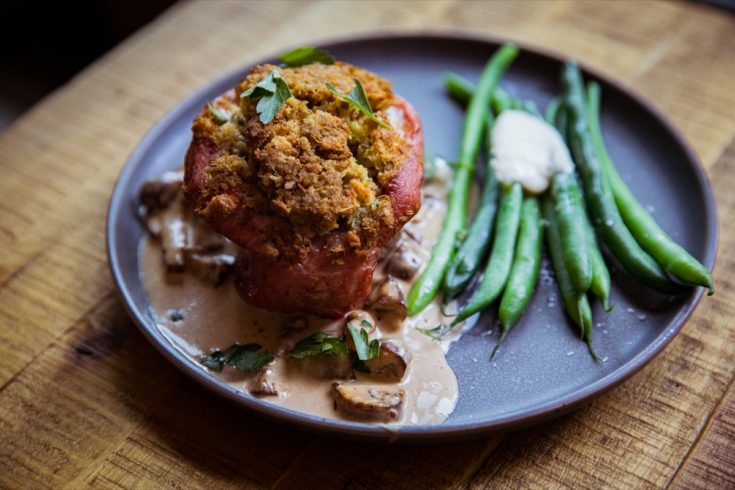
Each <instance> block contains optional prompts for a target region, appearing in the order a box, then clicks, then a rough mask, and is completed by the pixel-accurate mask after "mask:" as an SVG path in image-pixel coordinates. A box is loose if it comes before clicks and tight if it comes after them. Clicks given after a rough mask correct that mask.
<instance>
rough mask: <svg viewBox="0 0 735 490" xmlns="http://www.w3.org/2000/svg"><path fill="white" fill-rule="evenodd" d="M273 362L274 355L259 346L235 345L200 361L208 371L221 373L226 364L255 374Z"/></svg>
mask: <svg viewBox="0 0 735 490" xmlns="http://www.w3.org/2000/svg"><path fill="white" fill-rule="evenodd" d="M272 360H273V354H271V353H270V352H269V351H267V350H265V349H263V346H261V345H258V344H245V345H240V344H233V345H231V346H230V347H229V348H228V349H227V350H226V351H224V352H222V351H219V350H216V351H214V352H212V353H211V354H209V355H208V356H204V357H202V359H201V360H200V361H199V362H201V363H202V365H203V366H204V367H206V368H207V369H211V370H212V371H216V372H218V373H219V372H220V371H222V368H223V367H224V366H225V364H227V365H229V366H232V367H234V368H235V369H238V370H240V371H244V372H246V373H254V372H257V371H260V369H261V368H262V367H263V366H265V365H266V364H268V363H270V362H271V361H272Z"/></svg>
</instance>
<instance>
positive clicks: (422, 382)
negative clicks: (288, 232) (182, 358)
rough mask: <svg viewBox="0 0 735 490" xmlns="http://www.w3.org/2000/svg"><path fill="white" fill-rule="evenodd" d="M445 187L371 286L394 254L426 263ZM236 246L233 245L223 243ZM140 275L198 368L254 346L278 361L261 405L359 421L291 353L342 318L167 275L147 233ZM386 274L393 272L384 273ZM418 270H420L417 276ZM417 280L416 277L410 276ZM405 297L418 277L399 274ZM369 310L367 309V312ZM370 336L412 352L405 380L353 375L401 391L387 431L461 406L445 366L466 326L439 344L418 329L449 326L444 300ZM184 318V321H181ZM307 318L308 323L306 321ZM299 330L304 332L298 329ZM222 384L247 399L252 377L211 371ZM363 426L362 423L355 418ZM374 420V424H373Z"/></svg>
mask: <svg viewBox="0 0 735 490" xmlns="http://www.w3.org/2000/svg"><path fill="white" fill-rule="evenodd" d="M444 193H445V191H444V183H443V182H441V181H439V182H433V183H429V184H427V185H425V186H424V188H423V202H422V207H421V209H420V211H419V212H418V213H417V215H416V216H415V217H414V218H413V220H411V221H410V222H409V223H408V224H406V226H405V227H404V229H403V230H402V231H401V233H400V234H399V236H398V238H397V239H396V240H394V241H393V242H392V244H391V245H390V246H388V247H386V250H385V251H384V255H383V258H382V259H381V262H380V263H379V266H378V268H377V269H376V272H375V277H374V284H378V283H380V282H382V280H383V279H384V278H385V277H386V274H387V273H391V274H393V271H391V270H390V269H391V268H392V267H394V264H395V261H391V260H390V256H391V255H392V254H396V253H400V254H402V255H401V256H402V259H403V261H404V262H407V263H408V265H409V266H410V265H413V266H417V265H418V264H425V263H426V262H427V261H428V257H429V254H430V251H431V247H432V246H433V244H434V243H435V242H436V240H437V238H438V234H439V231H440V228H441V223H442V220H443V218H444V214H445V212H446V205H445V200H444ZM226 246H227V247H231V246H232V245H231V244H228V245H226ZM139 256H140V264H141V271H140V273H141V276H142V279H143V283H144V285H145V289H146V291H147V292H148V297H149V301H150V304H151V310H152V311H151V316H152V317H153V319H154V321H155V322H156V324H157V325H158V328H159V329H160V330H161V332H162V333H163V334H164V335H165V336H166V337H167V338H168V339H169V340H170V342H171V343H172V344H173V345H174V346H175V347H176V348H177V349H179V350H180V351H181V352H183V353H184V354H186V355H187V356H188V357H189V358H190V359H191V361H192V363H194V364H195V365H196V366H198V367H200V368H201V369H206V368H205V367H203V366H201V364H200V363H199V360H200V359H201V357H202V356H203V355H206V354H209V353H210V352H211V351H212V350H215V349H219V350H224V349H226V348H227V347H229V346H230V345H232V344H234V343H239V344H247V343H257V344H260V345H262V346H264V347H265V348H267V349H269V350H270V351H271V352H273V353H274V354H275V356H276V360H275V362H273V363H271V364H269V365H268V366H267V367H266V372H265V374H264V375H263V376H264V377H265V378H267V380H268V381H269V382H271V383H273V385H275V386H276V388H277V392H278V394H277V396H262V397H260V398H261V399H262V400H264V401H266V402H268V403H273V404H276V405H281V406H283V407H286V408H289V409H293V410H297V411H300V412H305V413H309V414H313V415H317V416H321V417H327V418H342V419H349V420H357V419H353V418H352V417H350V416H348V415H346V414H344V413H343V412H341V411H337V410H335V405H334V401H333V398H332V395H331V386H332V381H333V380H329V379H320V378H318V377H314V376H312V375H309V374H307V373H305V372H302V370H301V369H299V368H298V364H297V363H294V362H293V361H292V360H289V359H288V356H287V353H288V351H289V350H290V349H291V348H292V347H293V345H294V344H295V343H296V342H298V341H299V340H301V339H303V338H304V337H307V336H308V335H310V334H312V333H314V332H317V331H326V332H332V333H334V334H335V335H342V334H343V333H344V328H345V320H344V319H340V320H330V319H324V318H319V317H313V316H298V315H296V316H295V315H285V314H279V313H274V312H270V311H266V310H262V309H259V308H256V307H254V306H252V305H250V304H248V303H246V302H245V301H243V300H242V299H241V298H240V296H239V295H238V293H237V291H236V290H235V288H234V286H233V285H232V283H231V281H227V282H225V283H224V284H222V285H220V286H219V287H217V288H214V287H213V286H212V284H211V283H208V282H205V281H203V280H202V279H201V278H197V277H195V276H193V275H191V274H188V273H171V272H167V271H166V268H165V267H164V266H163V265H162V261H161V246H160V242H159V240H158V239H157V238H155V237H152V236H146V237H144V238H143V239H142V240H141V244H140V251H139ZM386 269H388V270H386ZM419 272H420V271H419ZM416 277H418V273H416V274H415V275H414V276H413V278H416ZM395 279H396V281H397V283H398V285H399V287H400V289H401V290H402V292H403V294H404V296H406V295H407V294H408V290H409V289H410V286H411V283H412V281H413V279H401V277H400V276H398V277H395ZM368 311H369V310H368ZM371 313H372V314H373V317H374V318H377V319H378V322H377V329H376V330H375V332H373V333H371V338H380V339H394V340H396V341H397V342H398V343H399V344H400V345H401V346H402V347H403V348H405V349H406V350H407V351H408V353H409V355H410V358H411V360H410V362H409V363H408V368H407V370H406V373H405V375H404V376H403V378H402V380H401V381H400V382H398V383H396V382H392V383H390V382H386V381H381V380H379V379H376V378H375V377H374V376H371V375H365V374H362V373H356V378H357V380H356V383H363V382H369V383H370V385H379V384H382V385H385V386H386V387H388V386H390V387H399V388H401V389H403V390H404V392H405V396H404V401H403V406H402V410H401V413H400V416H399V417H398V418H397V419H396V420H395V421H393V422H390V423H388V426H389V427H398V426H400V425H419V424H436V423H440V422H442V421H443V420H445V419H446V418H447V417H448V416H449V414H450V413H451V412H452V411H453V410H454V407H455V405H456V402H457V396H458V392H457V379H456V377H455V375H454V373H453V372H452V370H451V368H450V367H449V365H448V364H447V361H446V359H445V353H446V352H447V350H448V349H449V345H450V343H451V342H453V341H454V340H457V339H458V338H459V335H461V332H462V328H461V326H460V327H458V328H456V329H455V330H454V331H453V332H452V333H450V334H449V335H446V336H445V337H443V338H442V340H441V341H437V340H433V339H431V338H429V337H427V336H426V335H424V334H422V333H420V332H418V331H417V330H416V329H417V328H423V329H431V328H434V327H436V326H438V325H439V324H446V323H448V322H449V321H450V320H451V318H447V317H445V316H444V315H442V313H441V310H440V299H438V298H437V299H436V300H435V302H434V303H432V304H431V305H429V307H428V308H426V310H424V311H423V312H422V313H421V314H419V315H417V316H415V317H412V318H407V319H406V320H405V321H404V322H403V325H402V326H400V327H399V328H396V327H395V325H390V324H389V322H384V323H383V324H382V325H381V321H380V318H379V317H378V315H377V314H376V313H375V312H371ZM181 317H183V318H181ZM304 320H305V321H304ZM295 326H298V327H299V328H295ZM210 373H211V375H212V376H216V377H218V378H219V379H221V380H222V381H224V382H226V383H228V384H229V385H231V386H233V387H235V388H236V389H238V390H242V391H243V392H245V393H246V394H247V396H252V395H250V393H249V388H250V387H251V386H252V383H253V381H254V379H253V378H254V375H250V374H247V373H243V372H240V371H238V370H236V369H234V368H231V367H229V366H225V368H224V369H223V371H222V372H221V373H216V372H210ZM358 421H359V420H358ZM372 423H375V422H372Z"/></svg>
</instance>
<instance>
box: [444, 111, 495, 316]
mask: <svg viewBox="0 0 735 490" xmlns="http://www.w3.org/2000/svg"><path fill="white" fill-rule="evenodd" d="M491 120H492V116H488V125H487V129H486V131H485V133H486V135H487V148H488V152H489V149H490V143H491V134H492V124H491ZM487 162H488V163H487V166H486V167H485V184H484V187H483V190H482V196H481V197H480V203H479V205H478V209H477V213H476V214H475V218H474V220H473V221H472V225H470V229H469V231H468V232H467V237H466V238H465V239H464V241H463V242H462V245H461V246H460V248H459V250H457V254H456V255H455V256H454V258H453V259H452V261H451V262H450V264H449V269H447V275H446V276H445V278H444V301H445V302H447V301H449V300H450V299H451V298H453V297H455V296H456V295H457V294H459V293H460V292H461V291H463V290H464V289H465V288H466V287H467V284H469V282H470V280H471V279H472V277H473V276H474V275H475V273H476V272H477V271H478V270H479V269H480V265H481V264H482V259H483V258H485V255H486V254H487V251H488V249H489V248H490V242H491V241H492V232H493V224H494V221H495V212H496V210H497V200H498V182H497V179H496V178H495V174H494V173H493V169H492V167H491V166H490V157H489V156H488V159H487Z"/></svg>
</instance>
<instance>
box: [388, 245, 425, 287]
mask: <svg viewBox="0 0 735 490" xmlns="http://www.w3.org/2000/svg"><path fill="white" fill-rule="evenodd" d="M420 268H421V258H420V257H419V255H418V254H417V253H416V252H415V251H414V250H412V249H411V247H410V246H408V245H407V244H406V243H402V244H401V245H399V246H398V247H397V248H396V250H395V251H394V252H393V253H392V254H391V256H390V258H389V259H388V264H387V265H386V272H387V273H388V274H391V275H393V276H395V277H398V278H400V279H403V280H408V279H412V278H413V277H414V276H416V274H417V273H418V271H419V269H420Z"/></svg>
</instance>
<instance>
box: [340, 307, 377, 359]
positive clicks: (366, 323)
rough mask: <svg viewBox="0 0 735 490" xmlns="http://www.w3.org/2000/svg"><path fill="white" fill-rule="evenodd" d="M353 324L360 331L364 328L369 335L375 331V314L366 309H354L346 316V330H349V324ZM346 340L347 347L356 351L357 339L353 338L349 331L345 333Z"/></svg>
mask: <svg viewBox="0 0 735 490" xmlns="http://www.w3.org/2000/svg"><path fill="white" fill-rule="evenodd" d="M350 323H351V324H353V325H354V326H355V327H357V330H358V331H359V330H360V329H361V328H364V329H365V331H366V332H367V334H368V336H370V335H372V334H373V333H374V332H375V319H374V318H373V316H372V315H371V314H370V313H368V312H367V311H365V310H352V311H351V312H349V313H348V314H347V316H346V317H345V331H347V325H349V324H350ZM345 342H346V343H347V348H348V349H349V350H350V351H351V352H354V351H355V341H354V340H352V335H350V334H349V333H347V334H345Z"/></svg>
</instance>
